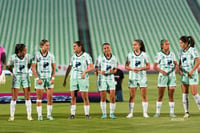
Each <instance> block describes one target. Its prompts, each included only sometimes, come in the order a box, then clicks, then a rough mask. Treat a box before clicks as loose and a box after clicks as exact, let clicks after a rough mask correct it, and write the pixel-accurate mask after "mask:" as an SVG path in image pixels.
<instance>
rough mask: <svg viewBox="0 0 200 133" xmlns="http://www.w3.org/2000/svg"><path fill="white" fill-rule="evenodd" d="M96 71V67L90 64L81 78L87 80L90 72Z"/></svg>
mask: <svg viewBox="0 0 200 133" xmlns="http://www.w3.org/2000/svg"><path fill="white" fill-rule="evenodd" d="M93 70H94V65H93V64H89V65H88V67H87V69H86V70H85V71H83V73H82V75H81V78H82V79H84V78H85V74H86V73H88V72H91V71H93Z"/></svg>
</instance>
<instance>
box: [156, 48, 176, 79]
mask: <svg viewBox="0 0 200 133" xmlns="http://www.w3.org/2000/svg"><path fill="white" fill-rule="evenodd" d="M174 61H176V57H175V55H174V53H173V52H171V51H170V52H169V54H165V53H164V52H163V51H162V50H161V51H160V52H158V53H157V55H156V57H155V60H154V62H155V63H158V64H159V67H160V69H161V70H163V71H165V72H166V73H168V75H169V76H175V64H174ZM159 74H160V75H162V73H159Z"/></svg>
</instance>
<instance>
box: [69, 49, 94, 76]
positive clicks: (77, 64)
mask: <svg viewBox="0 0 200 133" xmlns="http://www.w3.org/2000/svg"><path fill="white" fill-rule="evenodd" d="M89 64H93V62H92V58H91V56H90V55H89V54H88V53H86V52H84V53H82V54H81V55H80V56H77V55H76V54H74V55H72V57H71V59H70V63H69V65H70V66H72V71H71V79H81V75H82V73H83V71H85V70H86V69H87V68H88V65H89ZM85 78H88V73H86V75H85Z"/></svg>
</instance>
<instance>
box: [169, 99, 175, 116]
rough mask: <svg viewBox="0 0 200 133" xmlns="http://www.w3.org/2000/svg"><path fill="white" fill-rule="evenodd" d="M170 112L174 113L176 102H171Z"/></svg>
mask: <svg viewBox="0 0 200 133" xmlns="http://www.w3.org/2000/svg"><path fill="white" fill-rule="evenodd" d="M169 109H170V114H174V102H169Z"/></svg>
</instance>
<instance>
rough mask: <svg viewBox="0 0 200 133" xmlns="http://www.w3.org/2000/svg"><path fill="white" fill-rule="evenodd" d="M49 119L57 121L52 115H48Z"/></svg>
mask: <svg viewBox="0 0 200 133" xmlns="http://www.w3.org/2000/svg"><path fill="white" fill-rule="evenodd" d="M47 119H48V120H50V121H52V120H55V119H54V118H53V117H52V116H51V115H48V116H47Z"/></svg>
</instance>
